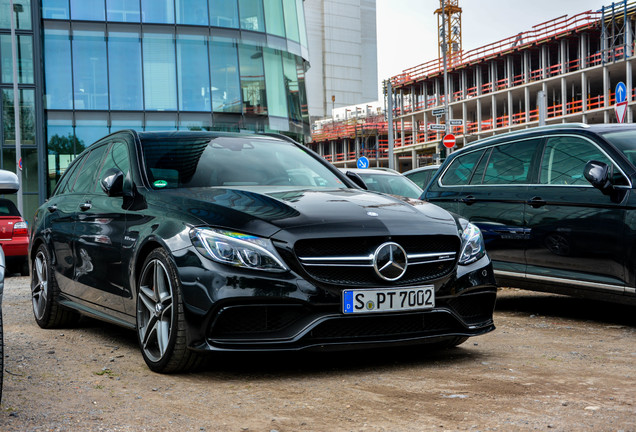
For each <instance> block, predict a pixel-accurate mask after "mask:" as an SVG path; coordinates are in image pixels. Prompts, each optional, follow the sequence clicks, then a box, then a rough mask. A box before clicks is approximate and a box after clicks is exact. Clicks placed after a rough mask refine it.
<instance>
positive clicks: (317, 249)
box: [294, 235, 459, 287]
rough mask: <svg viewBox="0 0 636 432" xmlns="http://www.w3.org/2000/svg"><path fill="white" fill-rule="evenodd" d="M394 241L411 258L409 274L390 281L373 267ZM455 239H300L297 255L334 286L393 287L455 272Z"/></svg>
mask: <svg viewBox="0 0 636 432" xmlns="http://www.w3.org/2000/svg"><path fill="white" fill-rule="evenodd" d="M389 241H390V242H395V243H397V244H399V245H400V246H402V248H404V251H405V252H406V253H407V255H408V262H409V264H408V267H407V270H406V273H405V274H404V275H403V276H402V277H401V278H400V279H398V280H396V281H393V282H389V281H386V280H384V279H382V278H380V276H378V275H377V273H376V271H375V269H374V268H373V254H374V252H375V251H376V249H377V248H378V247H379V246H380V245H382V244H383V243H386V242H389ZM458 251H459V238H457V237H455V236H441V235H437V236H399V237H363V238H359V237H352V238H337V239H334V238H331V239H305V240H299V241H298V242H296V244H295V246H294V252H295V254H296V256H297V257H298V260H299V262H300V264H301V266H302V268H303V270H304V271H305V272H306V273H307V274H308V275H309V276H311V277H312V278H313V279H315V280H317V281H320V282H323V283H327V284H333V285H345V286H369V287H370V286H387V285H389V286H394V285H398V286H399V285H409V284H417V283H423V282H426V281H431V280H435V279H437V278H440V277H442V276H444V275H446V274H448V273H450V272H451V271H452V269H453V268H454V267H455V264H456V262H457V255H458Z"/></svg>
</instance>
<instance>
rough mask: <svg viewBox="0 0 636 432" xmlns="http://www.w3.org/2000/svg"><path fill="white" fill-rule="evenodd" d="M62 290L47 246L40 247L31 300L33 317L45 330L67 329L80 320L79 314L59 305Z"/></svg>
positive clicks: (32, 282) (34, 270)
mask: <svg viewBox="0 0 636 432" xmlns="http://www.w3.org/2000/svg"><path fill="white" fill-rule="evenodd" d="M59 294H60V288H59V287H58V285H57V280H56V279H55V275H54V273H53V268H52V267H51V258H50V255H49V251H48V249H47V248H46V246H45V245H43V244H42V245H40V246H39V247H38V249H37V252H36V253H35V257H34V258H33V275H32V276H31V298H32V304H33V316H34V317H35V321H36V322H37V323H38V325H39V326H40V327H42V328H44V329H50V328H58V327H67V326H69V325H71V324H74V323H75V322H77V320H78V319H79V314H78V313H77V312H75V311H72V310H70V309H67V308H65V307H63V306H61V305H60V304H59V301H58V298H59Z"/></svg>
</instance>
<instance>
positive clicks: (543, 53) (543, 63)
mask: <svg viewBox="0 0 636 432" xmlns="http://www.w3.org/2000/svg"><path fill="white" fill-rule="evenodd" d="M547 69H548V53H547V47H546V46H545V45H543V46H541V79H546V77H547V73H548V70H547Z"/></svg>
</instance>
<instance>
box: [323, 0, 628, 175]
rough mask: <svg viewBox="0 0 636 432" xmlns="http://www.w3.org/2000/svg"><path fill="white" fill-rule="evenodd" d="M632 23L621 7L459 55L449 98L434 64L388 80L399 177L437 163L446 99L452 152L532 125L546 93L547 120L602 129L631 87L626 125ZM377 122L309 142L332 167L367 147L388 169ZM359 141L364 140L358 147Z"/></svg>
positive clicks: (338, 127)
mask: <svg viewBox="0 0 636 432" xmlns="http://www.w3.org/2000/svg"><path fill="white" fill-rule="evenodd" d="M449 4H450V3H449ZM635 17H636V1H623V2H619V3H614V4H612V5H611V6H606V7H603V8H601V9H600V10H598V11H586V12H582V13H579V14H577V15H574V16H571V17H570V16H567V15H564V16H560V17H557V18H555V19H552V20H549V21H546V22H543V23H539V24H537V25H535V26H533V27H532V28H531V29H530V30H529V31H524V32H520V33H518V34H516V35H514V36H510V37H508V38H505V39H502V40H500V41H497V42H493V43H491V44H488V45H485V46H482V47H478V48H475V49H472V50H469V51H466V52H463V51H460V52H459V55H460V58H459V60H458V61H457V62H455V63H453V64H452V65H451V66H450V67H449V70H448V78H449V91H448V101H446V100H445V99H446V94H445V92H444V86H443V67H442V66H443V65H442V62H441V61H440V59H435V60H433V61H430V62H427V63H423V64H420V65H418V66H414V67H411V68H408V69H406V70H404V71H403V72H402V73H400V74H398V75H396V76H393V77H391V78H390V80H391V87H392V89H393V93H392V94H391V95H386V96H385V97H391V98H392V100H393V101H394V104H393V106H394V110H393V118H394V126H395V127H394V130H395V132H394V147H393V150H394V155H395V158H396V159H395V160H396V162H399V163H398V164H396V165H395V166H396V168H397V169H398V170H400V171H403V170H406V169H411V168H416V167H417V166H418V165H419V164H421V162H422V161H437V160H439V159H443V158H444V157H445V149H444V147H443V145H442V144H441V139H442V136H443V133H441V132H438V131H435V130H430V127H431V125H432V124H439V123H442V119H440V118H439V117H436V116H435V115H434V113H433V111H434V110H439V108H440V107H443V106H444V105H445V103H446V102H447V103H448V104H449V111H450V112H449V116H448V118H453V119H458V120H461V122H460V123H461V124H459V125H455V126H451V125H448V126H447V130H446V132H450V133H453V134H454V135H455V136H456V137H457V142H458V147H462V146H465V145H468V144H470V143H471V142H473V141H475V140H477V139H480V138H484V137H487V136H491V135H494V134H498V133H503V132H508V131H512V130H516V129H522V128H527V127H532V126H535V125H538V122H539V112H538V109H537V93H538V92H539V91H543V92H544V93H545V94H546V96H547V98H546V99H547V104H546V105H547V110H546V122H547V123H548V124H550V123H565V122H583V123H609V122H612V121H616V120H615V116H614V113H613V110H614V104H615V102H616V99H615V95H614V89H615V86H616V84H617V83H618V82H619V81H622V82H624V83H625V84H626V86H627V88H628V89H629V90H630V91H629V92H628V96H627V101H628V108H627V121H629V122H631V121H632V120H633V114H632V108H633V107H632V105H634V103H636V102H634V101H636V92H634V89H633V80H632V65H633V63H635V62H636V57H635V56H634V37H633V34H634V27H635V25H634V19H635ZM366 122H369V125H368V126H367V125H366ZM386 124H387V123H386V119H377V121H376V120H375V119H374V120H373V121H370V120H365V122H364V123H356V125H355V127H353V128H351V124H331V125H322V126H317V127H315V131H314V135H313V143H312V144H311V146H312V147H313V148H314V149H316V150H317V151H318V152H319V153H320V154H322V155H323V156H325V158H327V159H328V160H330V161H331V162H334V163H336V164H339V165H343V166H353V165H354V164H355V159H356V158H357V157H359V156H360V155H363V151H367V152H368V151H371V152H373V154H377V155H378V162H377V163H378V164H380V165H381V166H387V165H388V152H387V151H386V148H385V147H384V146H385V142H386V143H388V136H387V135H386V134H388V127H387V126H385V125H386ZM370 131H374V132H370ZM375 131H377V136H376V135H375ZM359 134H362V135H359ZM361 136H365V137H367V141H366V143H365V145H364V146H362V145H361V138H360V137H361ZM356 137H357V138H356ZM356 143H357V144H356ZM373 145H375V147H373ZM364 155H365V156H368V155H367V154H366V153H365V154H364Z"/></svg>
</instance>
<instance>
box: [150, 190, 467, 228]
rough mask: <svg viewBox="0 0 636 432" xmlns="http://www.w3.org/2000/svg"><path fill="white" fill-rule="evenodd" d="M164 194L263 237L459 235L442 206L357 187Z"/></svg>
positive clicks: (219, 223)
mask: <svg viewBox="0 0 636 432" xmlns="http://www.w3.org/2000/svg"><path fill="white" fill-rule="evenodd" d="M161 193H162V194H166V195H169V196H170V202H172V203H173V204H175V205H177V206H178V207H179V208H180V209H181V210H182V211H183V210H186V211H188V213H189V214H190V215H192V216H195V217H197V218H198V219H199V220H200V221H201V224H204V225H210V226H216V227H222V228H230V229H233V230H240V231H243V232H247V233H251V234H255V235H260V236H264V237H271V236H273V235H274V234H275V233H277V232H279V231H281V230H282V231H284V232H287V233H289V234H295V235H300V234H301V233H304V234H305V235H307V234H309V232H315V233H316V234H318V235H320V236H321V237H322V236H343V235H347V236H355V235H360V234H361V233H363V235H365V236H372V235H415V234H420V235H422V234H450V235H457V224H456V222H455V219H454V218H453V216H451V214H450V213H448V212H447V211H446V210H443V209H442V208H440V207H437V206H435V205H433V204H430V203H426V202H423V201H419V200H411V199H401V198H397V197H394V196H390V195H384V194H380V193H375V192H368V191H362V190H358V189H328V190H325V189H302V190H298V189H290V188H281V187H277V188H272V187H250V188H249V189H247V188H245V189H241V188H232V189H229V188H191V189H179V190H171V191H167V190H166V191H161ZM277 237H281V238H282V237H284V234H283V233H280V234H279V235H277Z"/></svg>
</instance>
